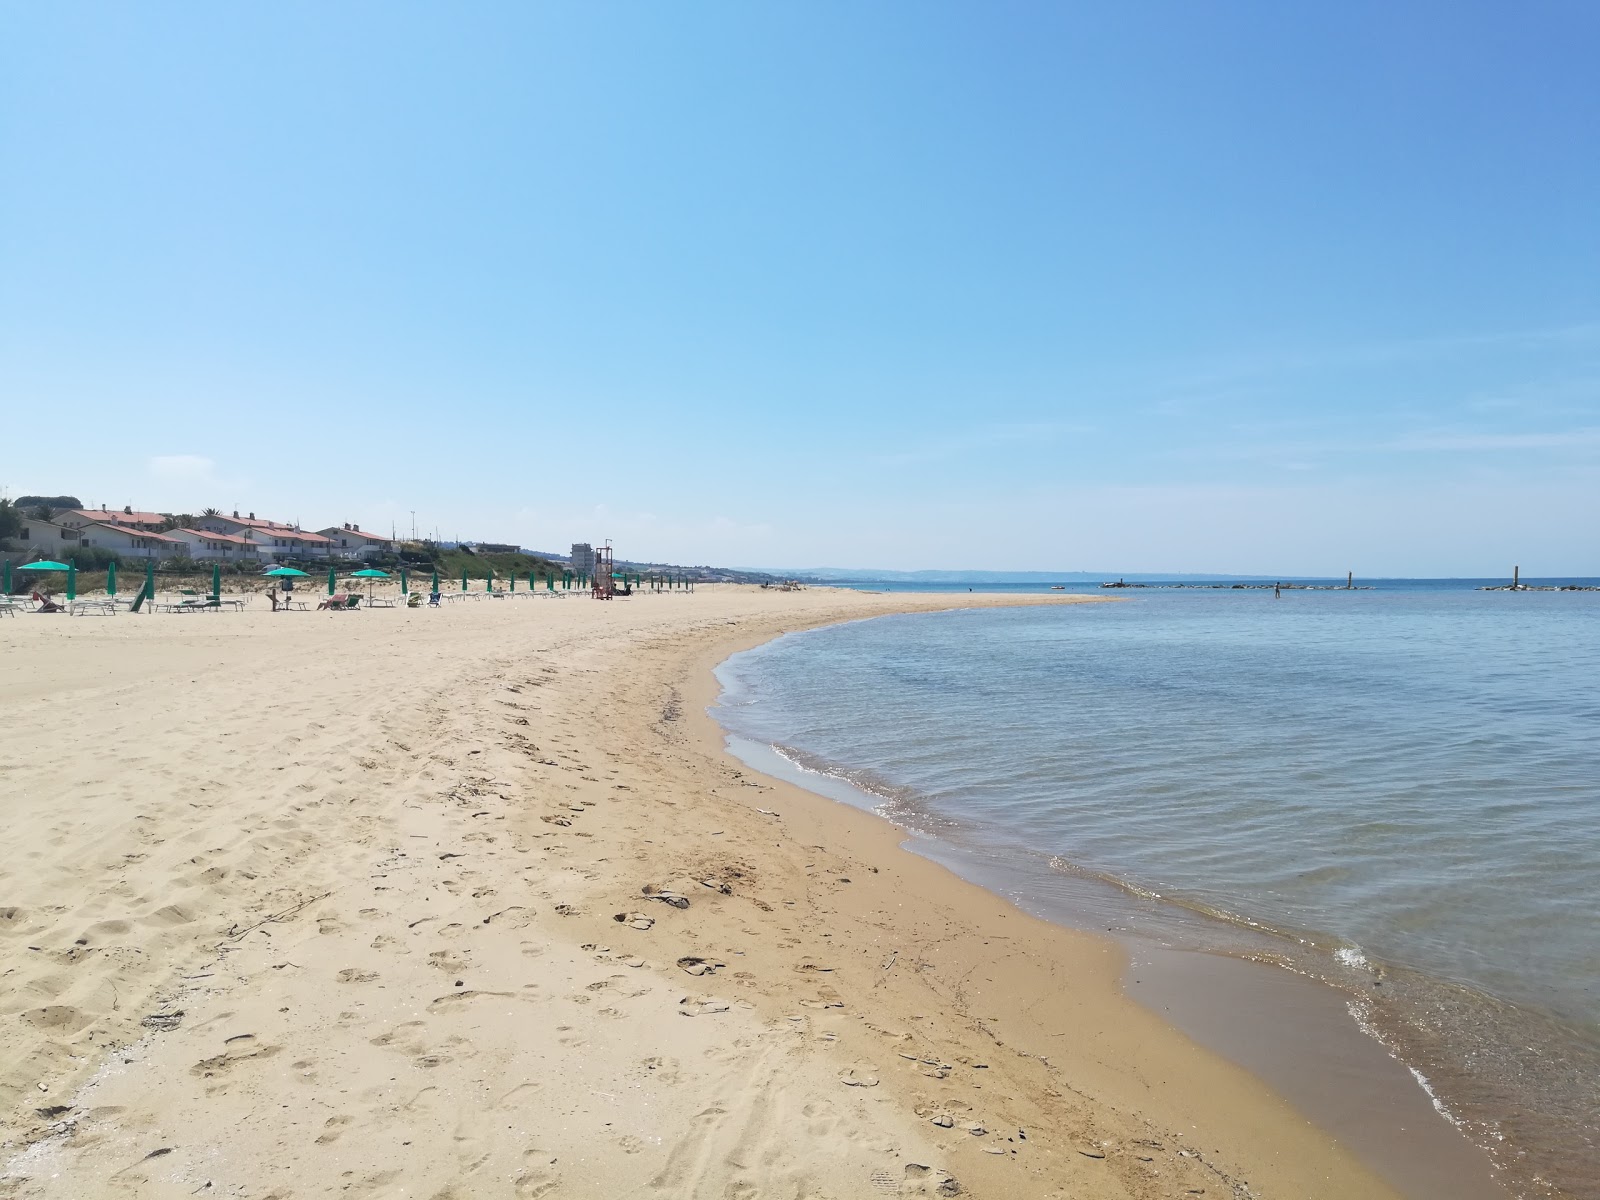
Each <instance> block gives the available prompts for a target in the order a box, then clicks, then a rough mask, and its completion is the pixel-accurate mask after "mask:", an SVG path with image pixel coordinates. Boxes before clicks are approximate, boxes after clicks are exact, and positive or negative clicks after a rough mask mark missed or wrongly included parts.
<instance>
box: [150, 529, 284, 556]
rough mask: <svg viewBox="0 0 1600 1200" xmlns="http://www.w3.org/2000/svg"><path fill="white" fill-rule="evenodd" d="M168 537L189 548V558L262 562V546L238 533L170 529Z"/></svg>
mask: <svg viewBox="0 0 1600 1200" xmlns="http://www.w3.org/2000/svg"><path fill="white" fill-rule="evenodd" d="M167 536H168V537H173V538H177V539H178V540H179V541H181V542H184V543H186V544H187V545H188V547H189V557H190V558H199V559H220V560H221V561H223V562H260V561H261V559H262V555H261V546H260V544H259V543H257V542H256V541H255V540H254V539H253V538H247V537H241V536H240V535H239V534H236V533H218V532H216V531H215V530H213V529H169V530H168V531H167Z"/></svg>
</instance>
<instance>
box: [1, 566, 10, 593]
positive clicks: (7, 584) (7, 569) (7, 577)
mask: <svg viewBox="0 0 1600 1200" xmlns="http://www.w3.org/2000/svg"><path fill="white" fill-rule="evenodd" d="M4 570H5V579H4V580H0V586H4V587H5V589H6V591H5V594H6V595H8V596H9V595H11V560H10V559H9V558H8V559H6V565H5V567H4Z"/></svg>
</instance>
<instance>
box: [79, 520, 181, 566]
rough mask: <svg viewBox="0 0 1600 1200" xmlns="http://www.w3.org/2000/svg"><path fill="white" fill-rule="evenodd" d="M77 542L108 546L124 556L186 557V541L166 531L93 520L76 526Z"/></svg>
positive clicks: (86, 544)
mask: <svg viewBox="0 0 1600 1200" xmlns="http://www.w3.org/2000/svg"><path fill="white" fill-rule="evenodd" d="M76 532H77V534H78V544H79V545H82V546H94V547H96V548H98V549H101V550H112V551H115V552H116V553H117V554H120V555H122V556H123V557H124V558H188V557H189V544H188V543H187V542H185V541H183V540H181V539H180V538H176V537H173V536H172V535H171V534H170V533H155V532H153V531H151V530H149V529H143V528H140V527H138V526H134V525H113V524H110V523H109V522H104V521H95V522H92V523H90V524H87V525H82V526H79V527H78V529H77V531H76Z"/></svg>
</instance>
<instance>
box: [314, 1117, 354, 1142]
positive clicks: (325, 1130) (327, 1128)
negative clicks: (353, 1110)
mask: <svg viewBox="0 0 1600 1200" xmlns="http://www.w3.org/2000/svg"><path fill="white" fill-rule="evenodd" d="M348 1124H350V1118H349V1117H329V1118H328V1119H327V1120H326V1121H324V1122H323V1123H322V1132H321V1133H320V1134H318V1135H317V1145H319V1146H331V1145H332V1144H333V1143H334V1142H337V1141H338V1140H339V1138H340V1137H341V1136H342V1135H343V1133H344V1129H345V1126H346V1125H348Z"/></svg>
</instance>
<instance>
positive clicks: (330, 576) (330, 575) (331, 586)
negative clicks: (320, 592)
mask: <svg viewBox="0 0 1600 1200" xmlns="http://www.w3.org/2000/svg"><path fill="white" fill-rule="evenodd" d="M338 586H339V585H338V584H337V583H335V582H334V578H333V568H332V567H329V568H328V595H330V596H331V595H333V589H334V588H336V587H338Z"/></svg>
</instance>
